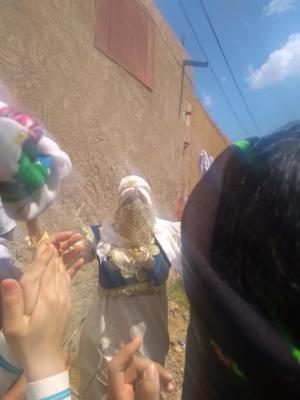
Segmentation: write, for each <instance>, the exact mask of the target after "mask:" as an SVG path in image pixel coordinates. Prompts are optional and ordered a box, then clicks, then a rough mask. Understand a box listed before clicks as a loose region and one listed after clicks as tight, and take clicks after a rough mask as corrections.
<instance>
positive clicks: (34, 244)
mask: <svg viewBox="0 0 300 400" xmlns="http://www.w3.org/2000/svg"><path fill="white" fill-rule="evenodd" d="M48 238H49V234H48V232H47V231H44V233H43V235H42V236H27V237H26V238H25V241H26V243H27V245H28V246H29V247H30V248H31V249H37V248H38V247H39V246H40V245H41V244H42V243H44V242H45V240H47V239H48Z"/></svg>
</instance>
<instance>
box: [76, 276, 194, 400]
mask: <svg viewBox="0 0 300 400" xmlns="http://www.w3.org/2000/svg"><path fill="white" fill-rule="evenodd" d="M168 297H169V333H170V350H169V354H168V357H167V363H166V368H167V369H168V371H169V372H170V373H171V374H172V375H173V377H174V381H175V385H176V390H175V392H174V393H172V394H170V395H164V398H165V399H168V400H180V399H181V389H182V380H183V371H184V355H185V338H186V329H187V324H188V318H189V312H188V302H187V299H186V296H185V294H184V291H183V288H182V284H181V281H180V280H179V279H178V278H177V277H175V276H174V275H173V274H171V275H170V278H169V281H168ZM77 344H78V334H77V335H75V336H74V338H73V341H72V342H71V343H70V345H69V346H68V352H69V364H70V372H71V385H72V389H73V390H75V391H77V390H78V387H79V374H78V368H77V359H76V347H77Z"/></svg>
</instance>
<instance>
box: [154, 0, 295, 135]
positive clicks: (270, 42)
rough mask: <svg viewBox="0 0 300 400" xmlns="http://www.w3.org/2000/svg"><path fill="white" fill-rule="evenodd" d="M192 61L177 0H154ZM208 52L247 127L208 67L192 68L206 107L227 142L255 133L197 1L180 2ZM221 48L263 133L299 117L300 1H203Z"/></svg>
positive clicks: (194, 54) (193, 51) (195, 55)
mask: <svg viewBox="0 0 300 400" xmlns="http://www.w3.org/2000/svg"><path fill="white" fill-rule="evenodd" d="M155 2H156V4H157V6H158V7H159V9H160V10H161V12H162V14H163V15H164V17H165V18H166V20H167V21H168V22H169V24H170V25H171V27H172V28H173V30H174V31H175V33H176V34H177V36H178V38H179V39H181V38H184V45H185V47H186V49H187V51H188V52H189V54H190V55H191V58H192V59H195V60H199V59H200V60H204V57H203V54H202V53H201V50H200V49H199V46H198V44H197V42H196V40H195V38H194V36H193V34H192V32H191V30H190V27H189V25H188V23H187V21H186V19H185V17H184V14H183V12H182V9H181V8H180V5H179V2H178V0H155ZM182 3H183V4H184V7H185V9H186V11H187V13H188V15H189V17H190V19H191V21H192V24H193V26H194V28H195V30H196V31H197V34H198V37H199V39H200V41H201V44H202V46H203V47H204V49H205V51H206V53H207V56H208V58H209V60H210V62H211V64H212V66H213V68H214V69H215V71H216V74H217V76H218V78H219V79H220V82H221V84H222V86H223V88H224V90H225V92H226V94H227V96H228V97H229V99H230V101H231V103H232V106H233V107H234V109H235V111H236V113H237V114H238V116H239V118H240V119H241V120H242V122H243V125H244V126H245V128H246V131H245V130H244V129H243V128H241V126H240V125H239V123H238V122H237V120H236V118H235V117H234V115H233V114H232V112H231V110H230V109H229V107H228V105H227V103H226V101H225V99H224V97H223V95H222V92H221V91H220V89H219V87H218V86H217V84H216V81H215V79H214V77H213V75H212V73H211V71H210V70H209V69H198V68H195V69H194V76H195V89H196V93H197V95H198V97H199V98H200V99H201V101H202V103H203V104H204V105H205V107H206V110H207V111H208V113H209V114H210V116H211V117H212V118H213V119H214V121H215V122H216V123H217V124H218V126H219V127H220V128H221V130H222V131H223V132H224V133H225V134H226V135H227V136H228V137H229V138H231V139H232V140H236V139H240V138H243V137H247V136H253V135H257V131H256V129H255V127H254V125H253V123H252V121H251V119H250V118H249V115H248V114H247V111H246V110H245V107H244V105H243V103H242V101H241V98H240V96H239V94H238V92H237V90H236V88H235V86H234V84H233V81H232V79H231V77H230V74H229V71H228V69H227V67H226V64H225V62H224V59H223V57H222V55H221V53H220V50H219V48H218V46H217V43H216V40H215V38H214V36H213V34H212V31H211V29H210V27H209V24H208V22H207V19H206V17H205V14H204V12H203V9H202V7H201V2H200V0H182ZM204 4H205V6H206V8H207V11H208V14H209V16H210V18H211V20H212V23H213V25H214V28H215V30H216V32H217V35H218V36H219V39H220V41H221V44H222V46H223V49H224V52H225V54H226V56H227V58H228V60H229V62H230V64H231V67H232V69H233V71H234V74H235V76H236V79H237V81H238V83H239V85H240V87H241V90H242V92H243V94H244V96H245V98H246V100H247V103H248V105H249V108H250V110H251V111H252V113H253V115H254V118H255V120H256V122H257V125H258V126H259V128H260V130H261V132H262V134H266V133H269V132H271V131H272V130H274V129H276V128H278V127H280V126H281V125H284V124H286V123H288V122H290V121H291V120H296V119H300V0H226V1H224V0H204Z"/></svg>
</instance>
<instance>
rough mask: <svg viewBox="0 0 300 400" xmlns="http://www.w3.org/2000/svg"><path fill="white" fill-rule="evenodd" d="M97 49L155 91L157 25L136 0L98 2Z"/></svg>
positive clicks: (102, 0) (101, 0) (98, 0)
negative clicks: (155, 29) (155, 25)
mask: <svg viewBox="0 0 300 400" xmlns="http://www.w3.org/2000/svg"><path fill="white" fill-rule="evenodd" d="M96 18H97V21H96V47H97V49H99V50H101V51H103V52H104V53H105V54H106V55H107V56H108V57H110V58H111V59H113V60H114V61H115V62H117V63H118V64H119V65H121V66H122V67H123V68H125V69H126V70H127V71H128V72H129V73H130V74H132V75H133V76H134V77H136V78H137V79H139V80H140V81H141V82H143V83H144V84H145V85H146V86H147V87H148V88H150V89H153V84H154V23H153V21H152V19H151V17H150V16H149V15H148V13H147V10H145V9H144V7H143V6H142V5H140V4H139V3H138V2H137V1H136V0H97V16H96Z"/></svg>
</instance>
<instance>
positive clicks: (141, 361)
mask: <svg viewBox="0 0 300 400" xmlns="http://www.w3.org/2000/svg"><path fill="white" fill-rule="evenodd" d="M141 343H142V342H141V339H140V338H135V339H134V340H132V341H131V342H129V343H128V344H127V345H126V346H124V347H123V348H122V349H121V350H120V351H119V352H118V353H117V354H116V355H115V357H114V358H113V359H112V361H111V362H110V363H109V364H108V399H109V400H134V398H135V388H136V385H137V384H138V385H139V386H138V387H139V395H140V397H139V398H141V399H143V400H159V398H160V380H161V382H162V383H163V386H164V387H165V389H167V391H169V392H171V391H172V390H173V389H174V388H173V387H172V384H171V381H172V377H171V376H170V374H169V373H168V372H166V371H165V370H164V369H163V368H162V367H161V366H160V365H159V364H156V363H153V362H152V361H151V360H148V359H146V358H141V357H135V356H134V353H135V352H136V351H137V350H138V349H139V348H140V347H141Z"/></svg>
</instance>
